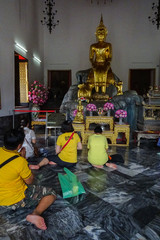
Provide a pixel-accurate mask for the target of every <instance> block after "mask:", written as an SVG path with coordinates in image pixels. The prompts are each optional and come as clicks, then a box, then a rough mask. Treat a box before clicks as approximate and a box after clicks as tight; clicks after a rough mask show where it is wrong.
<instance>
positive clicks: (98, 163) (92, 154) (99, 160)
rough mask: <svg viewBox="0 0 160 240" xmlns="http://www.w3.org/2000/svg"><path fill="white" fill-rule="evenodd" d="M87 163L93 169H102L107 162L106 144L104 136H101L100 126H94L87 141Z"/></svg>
mask: <svg viewBox="0 0 160 240" xmlns="http://www.w3.org/2000/svg"><path fill="white" fill-rule="evenodd" d="M87 148H88V149H89V151H88V161H89V163H90V164H92V165H93V166H94V167H98V168H103V165H104V164H106V162H107V161H108V154H107V150H108V142H107V139H106V137H105V136H103V135H102V128H101V126H98V125H97V126H96V127H95V129H94V134H93V135H91V136H89V139H88V146H87Z"/></svg>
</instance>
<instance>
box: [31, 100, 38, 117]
mask: <svg viewBox="0 0 160 240" xmlns="http://www.w3.org/2000/svg"><path fill="white" fill-rule="evenodd" d="M31 110H32V111H39V110H40V106H38V105H37V104H33V105H32V108H31ZM38 115H39V112H32V113H31V116H32V121H35V120H36V119H37V118H38Z"/></svg>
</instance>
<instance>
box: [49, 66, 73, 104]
mask: <svg viewBox="0 0 160 240" xmlns="http://www.w3.org/2000/svg"><path fill="white" fill-rule="evenodd" d="M70 85H71V70H49V71H48V88H49V99H48V104H52V107H53V108H55V109H59V108H60V106H61V103H62V101H63V98H64V95H65V94H66V93H67V91H68V89H69V87H70Z"/></svg>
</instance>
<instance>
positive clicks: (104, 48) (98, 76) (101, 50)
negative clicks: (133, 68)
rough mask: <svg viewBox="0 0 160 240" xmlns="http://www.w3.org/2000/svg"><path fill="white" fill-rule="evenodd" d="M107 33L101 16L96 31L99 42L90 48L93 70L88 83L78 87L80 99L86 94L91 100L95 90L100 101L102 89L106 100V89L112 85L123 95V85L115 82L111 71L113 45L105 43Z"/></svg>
mask: <svg viewBox="0 0 160 240" xmlns="http://www.w3.org/2000/svg"><path fill="white" fill-rule="evenodd" d="M107 33H108V31H107V29H106V27H105V26H104V24H103V18H102V16H101V20H100V24H99V26H98V27H97V30H96V37H97V39H98V42H97V43H94V44H92V45H91V46H90V53H89V58H90V61H91V63H92V69H91V71H90V73H89V75H88V79H87V82H86V83H83V84H79V85H78V87H79V90H78V97H83V94H84V93H85V97H86V99H88V100H91V96H92V89H93V88H94V89H95V92H96V93H97V94H98V97H99V99H100V98H101V97H100V94H99V93H100V89H101V95H104V98H105V97H106V88H107V87H109V85H110V84H112V85H114V86H115V87H116V88H117V95H121V94H123V93H122V84H123V83H122V81H120V82H119V83H117V82H116V81H115V80H114V75H113V72H112V69H111V60H112V45H111V43H107V42H105V38H106V36H107ZM108 97H109V96H108ZM102 98H103V96H102Z"/></svg>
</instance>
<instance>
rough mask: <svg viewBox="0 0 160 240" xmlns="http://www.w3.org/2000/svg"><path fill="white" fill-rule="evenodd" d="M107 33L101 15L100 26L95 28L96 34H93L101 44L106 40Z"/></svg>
mask: <svg viewBox="0 0 160 240" xmlns="http://www.w3.org/2000/svg"><path fill="white" fill-rule="evenodd" d="M107 33H108V31H107V28H106V27H105V26H104V24H103V17H102V15H101V20H100V24H99V26H98V27H97V30H96V33H95V34H96V37H97V39H98V40H99V41H100V42H102V41H104V39H105V38H106V36H107Z"/></svg>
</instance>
